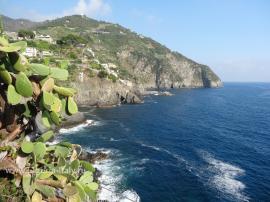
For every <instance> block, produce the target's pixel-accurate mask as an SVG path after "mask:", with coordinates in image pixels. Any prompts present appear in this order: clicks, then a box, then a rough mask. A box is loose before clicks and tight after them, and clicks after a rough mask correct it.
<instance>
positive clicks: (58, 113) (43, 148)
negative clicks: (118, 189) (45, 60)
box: [0, 37, 98, 201]
mask: <svg viewBox="0 0 270 202" xmlns="http://www.w3.org/2000/svg"><path fill="white" fill-rule="evenodd" d="M26 45H27V44H26V42H24V41H19V42H16V43H13V44H10V43H9V42H8V41H7V40H6V39H5V38H4V37H0V171H1V172H0V182H1V183H0V201H8V200H9V201H43V200H46V201H63V200H67V201H89V200H90V199H91V200H95V196H96V191H97V189H98V184H97V183H96V182H94V181H93V172H94V171H95V169H94V167H93V166H92V165H91V164H90V163H89V162H86V161H80V160H78V159H77V157H78V156H79V155H80V151H81V147H80V146H79V145H73V144H71V143H68V142H60V143H58V144H54V145H51V146H50V145H48V144H47V141H49V140H50V139H52V138H53V137H54V132H53V131H52V128H54V127H55V126H58V125H60V124H61V120H62V119H63V118H66V117H67V116H69V115H72V114H75V113H77V111H78V107H77V105H76V103H75V102H74V94H75V90H74V89H71V88H66V87H62V86H58V85H57V82H58V81H59V80H60V81H63V80H67V78H68V71H67V70H65V69H60V68H52V67H49V66H46V65H43V64H35V63H29V62H28V60H27V59H26V58H25V57H24V56H23V55H22V54H21V53H20V52H19V51H20V50H22V49H24V48H26ZM79 170H81V171H82V172H79ZM59 191H60V192H61V195H59V193H60V192H59ZM7 196H8V197H9V198H8V199H7V198H5V197H7Z"/></svg>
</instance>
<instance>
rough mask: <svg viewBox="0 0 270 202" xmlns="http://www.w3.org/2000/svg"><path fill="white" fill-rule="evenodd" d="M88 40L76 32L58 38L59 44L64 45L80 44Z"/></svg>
mask: <svg viewBox="0 0 270 202" xmlns="http://www.w3.org/2000/svg"><path fill="white" fill-rule="evenodd" d="M86 43H87V41H86V40H85V39H84V38H82V37H81V36H78V35H75V34H68V35H66V36H64V37H62V38H61V39H59V40H57V44H64V45H78V44H86Z"/></svg>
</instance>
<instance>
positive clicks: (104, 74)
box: [98, 70, 108, 78]
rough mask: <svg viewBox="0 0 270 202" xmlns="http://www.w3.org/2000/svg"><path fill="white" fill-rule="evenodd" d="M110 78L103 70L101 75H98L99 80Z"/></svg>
mask: <svg viewBox="0 0 270 202" xmlns="http://www.w3.org/2000/svg"><path fill="white" fill-rule="evenodd" d="M107 76H108V73H107V72H106V71H105V70H101V71H100V72H99V73H98V77H99V78H107Z"/></svg>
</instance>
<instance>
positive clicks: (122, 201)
mask: <svg viewBox="0 0 270 202" xmlns="http://www.w3.org/2000/svg"><path fill="white" fill-rule="evenodd" d="M103 151H104V150H103ZM107 152H108V153H114V154H115V153H117V152H116V151H112V150H108V151H107ZM116 155H118V154H116ZM118 164H119V163H118V162H117V160H116V161H114V160H111V159H106V160H103V161H100V162H98V163H96V164H95V165H94V166H95V167H96V168H97V169H99V170H100V171H101V173H102V175H101V176H100V178H99V181H100V183H101V190H100V192H99V194H98V200H108V201H110V202H131V201H134V202H139V201H140V197H139V196H138V194H137V193H136V192H135V191H134V190H123V189H122V188H121V187H122V183H123V180H124V175H123V172H122V170H121V169H122V168H121V167H120V166H119V165H118Z"/></svg>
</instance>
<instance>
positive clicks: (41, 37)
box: [35, 34, 54, 43]
mask: <svg viewBox="0 0 270 202" xmlns="http://www.w3.org/2000/svg"><path fill="white" fill-rule="evenodd" d="M35 39H38V40H42V41H47V42H48V43H54V41H53V38H52V37H51V36H50V35H43V34H41V35H36V37H35Z"/></svg>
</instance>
